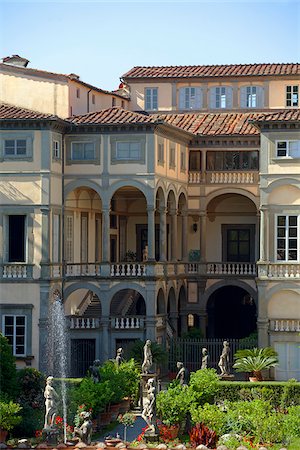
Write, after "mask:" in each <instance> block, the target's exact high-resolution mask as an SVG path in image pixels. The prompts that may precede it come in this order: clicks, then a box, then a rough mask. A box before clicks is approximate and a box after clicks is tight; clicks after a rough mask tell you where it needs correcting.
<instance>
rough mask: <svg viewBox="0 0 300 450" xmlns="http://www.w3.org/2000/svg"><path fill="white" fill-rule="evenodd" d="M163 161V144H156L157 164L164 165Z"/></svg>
mask: <svg viewBox="0 0 300 450" xmlns="http://www.w3.org/2000/svg"><path fill="white" fill-rule="evenodd" d="M164 161H165V148H164V144H158V149H157V162H158V163H159V164H164Z"/></svg>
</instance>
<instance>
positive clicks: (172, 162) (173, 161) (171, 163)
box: [169, 144, 176, 169]
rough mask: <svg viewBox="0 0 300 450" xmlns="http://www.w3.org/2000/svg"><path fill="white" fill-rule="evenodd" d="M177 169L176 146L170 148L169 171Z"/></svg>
mask: <svg viewBox="0 0 300 450" xmlns="http://www.w3.org/2000/svg"><path fill="white" fill-rule="evenodd" d="M175 167H176V145H174V144H172V145H170V146H169V169H175Z"/></svg>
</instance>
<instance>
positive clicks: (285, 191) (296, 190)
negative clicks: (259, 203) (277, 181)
mask: <svg viewBox="0 0 300 450" xmlns="http://www.w3.org/2000/svg"><path fill="white" fill-rule="evenodd" d="M268 203H270V204H274V205H300V186H299V187H295V186H291V185H288V184H287V185H284V186H280V187H278V188H275V189H273V190H272V192H271V193H270V194H269V196H268Z"/></svg>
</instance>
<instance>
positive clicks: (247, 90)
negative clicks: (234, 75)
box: [240, 86, 264, 108]
mask: <svg viewBox="0 0 300 450" xmlns="http://www.w3.org/2000/svg"><path fill="white" fill-rule="evenodd" d="M263 95H264V91H263V88H262V87H261V86H242V87H241V89H240V105H241V108H262V107H263V103H264V101H263Z"/></svg>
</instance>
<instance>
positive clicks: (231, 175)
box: [189, 170, 258, 184]
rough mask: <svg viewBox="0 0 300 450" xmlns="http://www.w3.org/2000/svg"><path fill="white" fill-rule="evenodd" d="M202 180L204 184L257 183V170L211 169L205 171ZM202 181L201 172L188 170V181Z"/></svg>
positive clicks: (192, 182)
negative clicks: (210, 170)
mask: <svg viewBox="0 0 300 450" xmlns="http://www.w3.org/2000/svg"><path fill="white" fill-rule="evenodd" d="M203 176H204V178H203V180H205V183H206V184H257V183H258V172H257V171H247V170H244V171H212V172H206V173H205V174H204V175H203ZM201 182H202V175H201V172H193V171H191V172H189V183H190V184H199V183H201Z"/></svg>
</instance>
